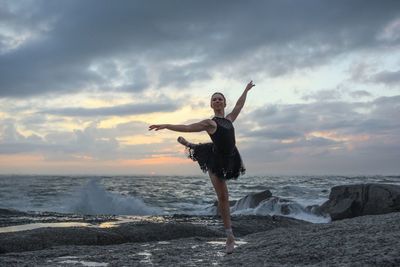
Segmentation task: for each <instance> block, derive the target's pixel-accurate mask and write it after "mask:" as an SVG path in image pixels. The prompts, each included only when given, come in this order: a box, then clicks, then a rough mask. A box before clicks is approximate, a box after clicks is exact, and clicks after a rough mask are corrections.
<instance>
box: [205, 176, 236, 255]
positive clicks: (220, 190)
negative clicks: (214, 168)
mask: <svg viewBox="0 0 400 267" xmlns="http://www.w3.org/2000/svg"><path fill="white" fill-rule="evenodd" d="M208 173H209V176H210V179H211V182H212V184H213V186H214V189H215V192H216V193H217V197H218V209H219V212H220V214H221V217H222V221H223V223H224V228H225V231H226V232H227V240H226V244H227V245H230V246H231V247H232V249H233V244H234V242H235V238H234V236H233V233H232V223H231V214H230V208H229V193H228V187H227V186H226V182H225V181H224V180H221V179H219V178H218V177H217V176H216V175H215V174H213V173H212V172H210V171H209V172H208ZM229 252H232V251H229Z"/></svg>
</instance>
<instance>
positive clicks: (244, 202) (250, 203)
mask: <svg viewBox="0 0 400 267" xmlns="http://www.w3.org/2000/svg"><path fill="white" fill-rule="evenodd" d="M270 197H272V193H271V191H269V190H264V191H261V192H259V193H251V194H248V195H246V196H245V197H243V198H241V199H239V200H238V201H236V203H235V208H234V209H235V210H241V209H253V208H255V207H257V206H258V204H260V203H261V202H262V201H264V200H266V199H269V198H270Z"/></svg>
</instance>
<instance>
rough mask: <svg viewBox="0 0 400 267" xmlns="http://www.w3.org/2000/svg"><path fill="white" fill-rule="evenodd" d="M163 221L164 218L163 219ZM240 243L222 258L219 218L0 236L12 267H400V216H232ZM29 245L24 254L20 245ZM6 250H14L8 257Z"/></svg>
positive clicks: (3, 260)
mask: <svg viewBox="0 0 400 267" xmlns="http://www.w3.org/2000/svg"><path fill="white" fill-rule="evenodd" d="M159 219H160V218H159ZM232 221H233V226H234V232H235V235H236V236H237V241H238V244H237V246H236V249H235V251H234V253H233V254H230V255H226V254H225V253H224V241H225V237H224V234H223V231H222V230H223V229H222V226H221V224H220V222H219V221H218V218H217V217H216V216H198V217H194V216H170V217H167V218H164V221H160V220H159V221H158V222H150V221H147V222H144V221H137V222H133V223H132V222H130V223H123V224H120V225H119V226H117V227H113V228H104V229H100V228H90V227H89V228H88V227H68V228H58V229H57V228H41V229H36V230H29V231H21V232H14V233H2V234H0V240H2V241H1V242H0V245H1V246H2V247H0V264H1V265H5V266H7V265H11V266H25V265H40V266H54V265H64V264H81V265H82V264H83V265H84V263H85V262H86V263H87V264H89V263H90V264H92V266H120V265H124V266H173V265H175V266H211V265H220V266H244V265H247V266H251V265H252V266H293V265H297V266H298V265H352V266H376V265H379V266H396V265H399V264H400V250H399V249H398V248H399V247H400V225H399V224H398V221H400V212H393V213H389V214H384V215H366V216H360V217H356V218H351V219H344V220H340V221H333V222H330V223H326V224H312V223H308V222H304V221H299V220H295V219H290V218H286V217H281V216H245V215H242V216H233V218H232ZM24 245H25V249H22V247H21V246H24ZM5 249H8V250H9V251H5Z"/></svg>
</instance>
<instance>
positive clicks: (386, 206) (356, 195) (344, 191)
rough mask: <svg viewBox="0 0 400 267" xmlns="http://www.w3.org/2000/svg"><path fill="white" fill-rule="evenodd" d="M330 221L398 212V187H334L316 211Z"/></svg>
mask: <svg viewBox="0 0 400 267" xmlns="http://www.w3.org/2000/svg"><path fill="white" fill-rule="evenodd" d="M318 211H319V212H321V213H325V214H329V215H330V217H331V218H332V220H341V219H345V218H353V217H357V216H362V215H369V214H371V215H372V214H385V213H390V212H396V211H400V186H398V185H390V184H355V185H341V186H335V187H333V188H332V189H331V193H330V195H329V200H328V201H326V202H325V203H324V204H322V205H321V207H320V208H319V209H318Z"/></svg>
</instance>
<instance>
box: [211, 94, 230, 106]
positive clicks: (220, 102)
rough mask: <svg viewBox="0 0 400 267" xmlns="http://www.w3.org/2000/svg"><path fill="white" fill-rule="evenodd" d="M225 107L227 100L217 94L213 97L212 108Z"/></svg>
mask: <svg viewBox="0 0 400 267" xmlns="http://www.w3.org/2000/svg"><path fill="white" fill-rule="evenodd" d="M225 107H226V103H225V99H224V97H223V96H222V95H221V94H218V93H216V94H213V95H212V96H211V108H213V109H224V108H225Z"/></svg>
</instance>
